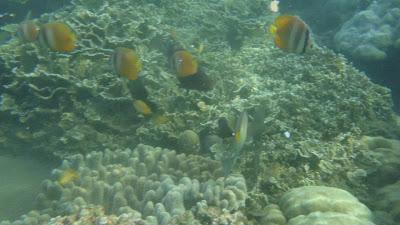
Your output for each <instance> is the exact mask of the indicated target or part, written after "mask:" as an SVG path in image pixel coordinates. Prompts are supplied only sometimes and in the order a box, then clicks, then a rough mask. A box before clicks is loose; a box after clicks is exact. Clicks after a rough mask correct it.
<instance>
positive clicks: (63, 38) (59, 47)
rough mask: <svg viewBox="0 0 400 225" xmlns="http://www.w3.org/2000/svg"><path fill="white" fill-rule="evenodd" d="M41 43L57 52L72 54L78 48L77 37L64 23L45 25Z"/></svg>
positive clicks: (42, 29)
mask: <svg viewBox="0 0 400 225" xmlns="http://www.w3.org/2000/svg"><path fill="white" fill-rule="evenodd" d="M39 42H40V43H41V44H42V45H45V46H47V47H49V48H50V49H51V50H53V51H57V52H71V51H73V50H74V49H75V47H76V35H75V33H74V32H73V31H72V29H71V28H70V27H69V26H68V25H67V24H65V23H62V22H51V23H48V24H45V25H44V26H43V27H42V28H41V29H40V33H39Z"/></svg>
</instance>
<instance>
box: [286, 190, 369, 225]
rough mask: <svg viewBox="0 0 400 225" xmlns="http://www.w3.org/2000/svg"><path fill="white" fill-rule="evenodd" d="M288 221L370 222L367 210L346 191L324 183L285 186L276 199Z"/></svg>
mask: <svg viewBox="0 0 400 225" xmlns="http://www.w3.org/2000/svg"><path fill="white" fill-rule="evenodd" d="M279 205H280V208H281V209H282V211H283V214H284V215H285V216H286V218H287V219H288V224H289V225H305V224H308V225H312V224H321V223H323V224H329V225H335V224H349V225H350V224H353V225H373V224H374V223H373V222H371V221H372V213H371V211H370V210H369V209H368V208H367V207H366V206H365V205H364V204H362V203H360V202H359V201H358V200H357V198H355V197H354V196H353V195H351V194H350V193H349V192H347V191H345V190H342V189H338V188H333V187H325V186H305V187H299V188H294V189H291V190H289V191H288V192H287V193H286V194H285V195H283V196H282V198H281V200H280V203H279Z"/></svg>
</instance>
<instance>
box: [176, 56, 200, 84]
mask: <svg viewBox="0 0 400 225" xmlns="http://www.w3.org/2000/svg"><path fill="white" fill-rule="evenodd" d="M173 62H174V66H175V69H176V72H177V73H178V77H181V78H182V77H187V76H191V75H194V74H196V73H197V69H198V63H197V60H196V59H195V58H194V57H193V55H192V54H191V53H190V52H188V51H185V50H180V51H176V52H175V53H174V55H173Z"/></svg>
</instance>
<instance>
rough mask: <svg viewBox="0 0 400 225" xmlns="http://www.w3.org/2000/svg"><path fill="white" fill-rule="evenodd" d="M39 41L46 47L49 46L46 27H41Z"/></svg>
mask: <svg viewBox="0 0 400 225" xmlns="http://www.w3.org/2000/svg"><path fill="white" fill-rule="evenodd" d="M40 37H41V43H42V44H43V45H45V46H47V47H50V45H49V40H48V38H47V29H46V27H43V29H42V31H41V32H40Z"/></svg>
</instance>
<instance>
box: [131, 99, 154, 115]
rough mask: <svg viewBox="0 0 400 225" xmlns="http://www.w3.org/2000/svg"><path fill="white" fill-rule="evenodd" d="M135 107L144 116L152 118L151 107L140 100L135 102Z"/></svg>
mask: <svg viewBox="0 0 400 225" xmlns="http://www.w3.org/2000/svg"><path fill="white" fill-rule="evenodd" d="M133 107H134V108H135V109H136V111H137V112H139V113H141V114H142V115H144V116H150V115H151V114H152V113H153V112H152V110H151V107H150V105H149V104H147V103H146V102H144V101H143V100H140V99H139V100H134V101H133Z"/></svg>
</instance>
